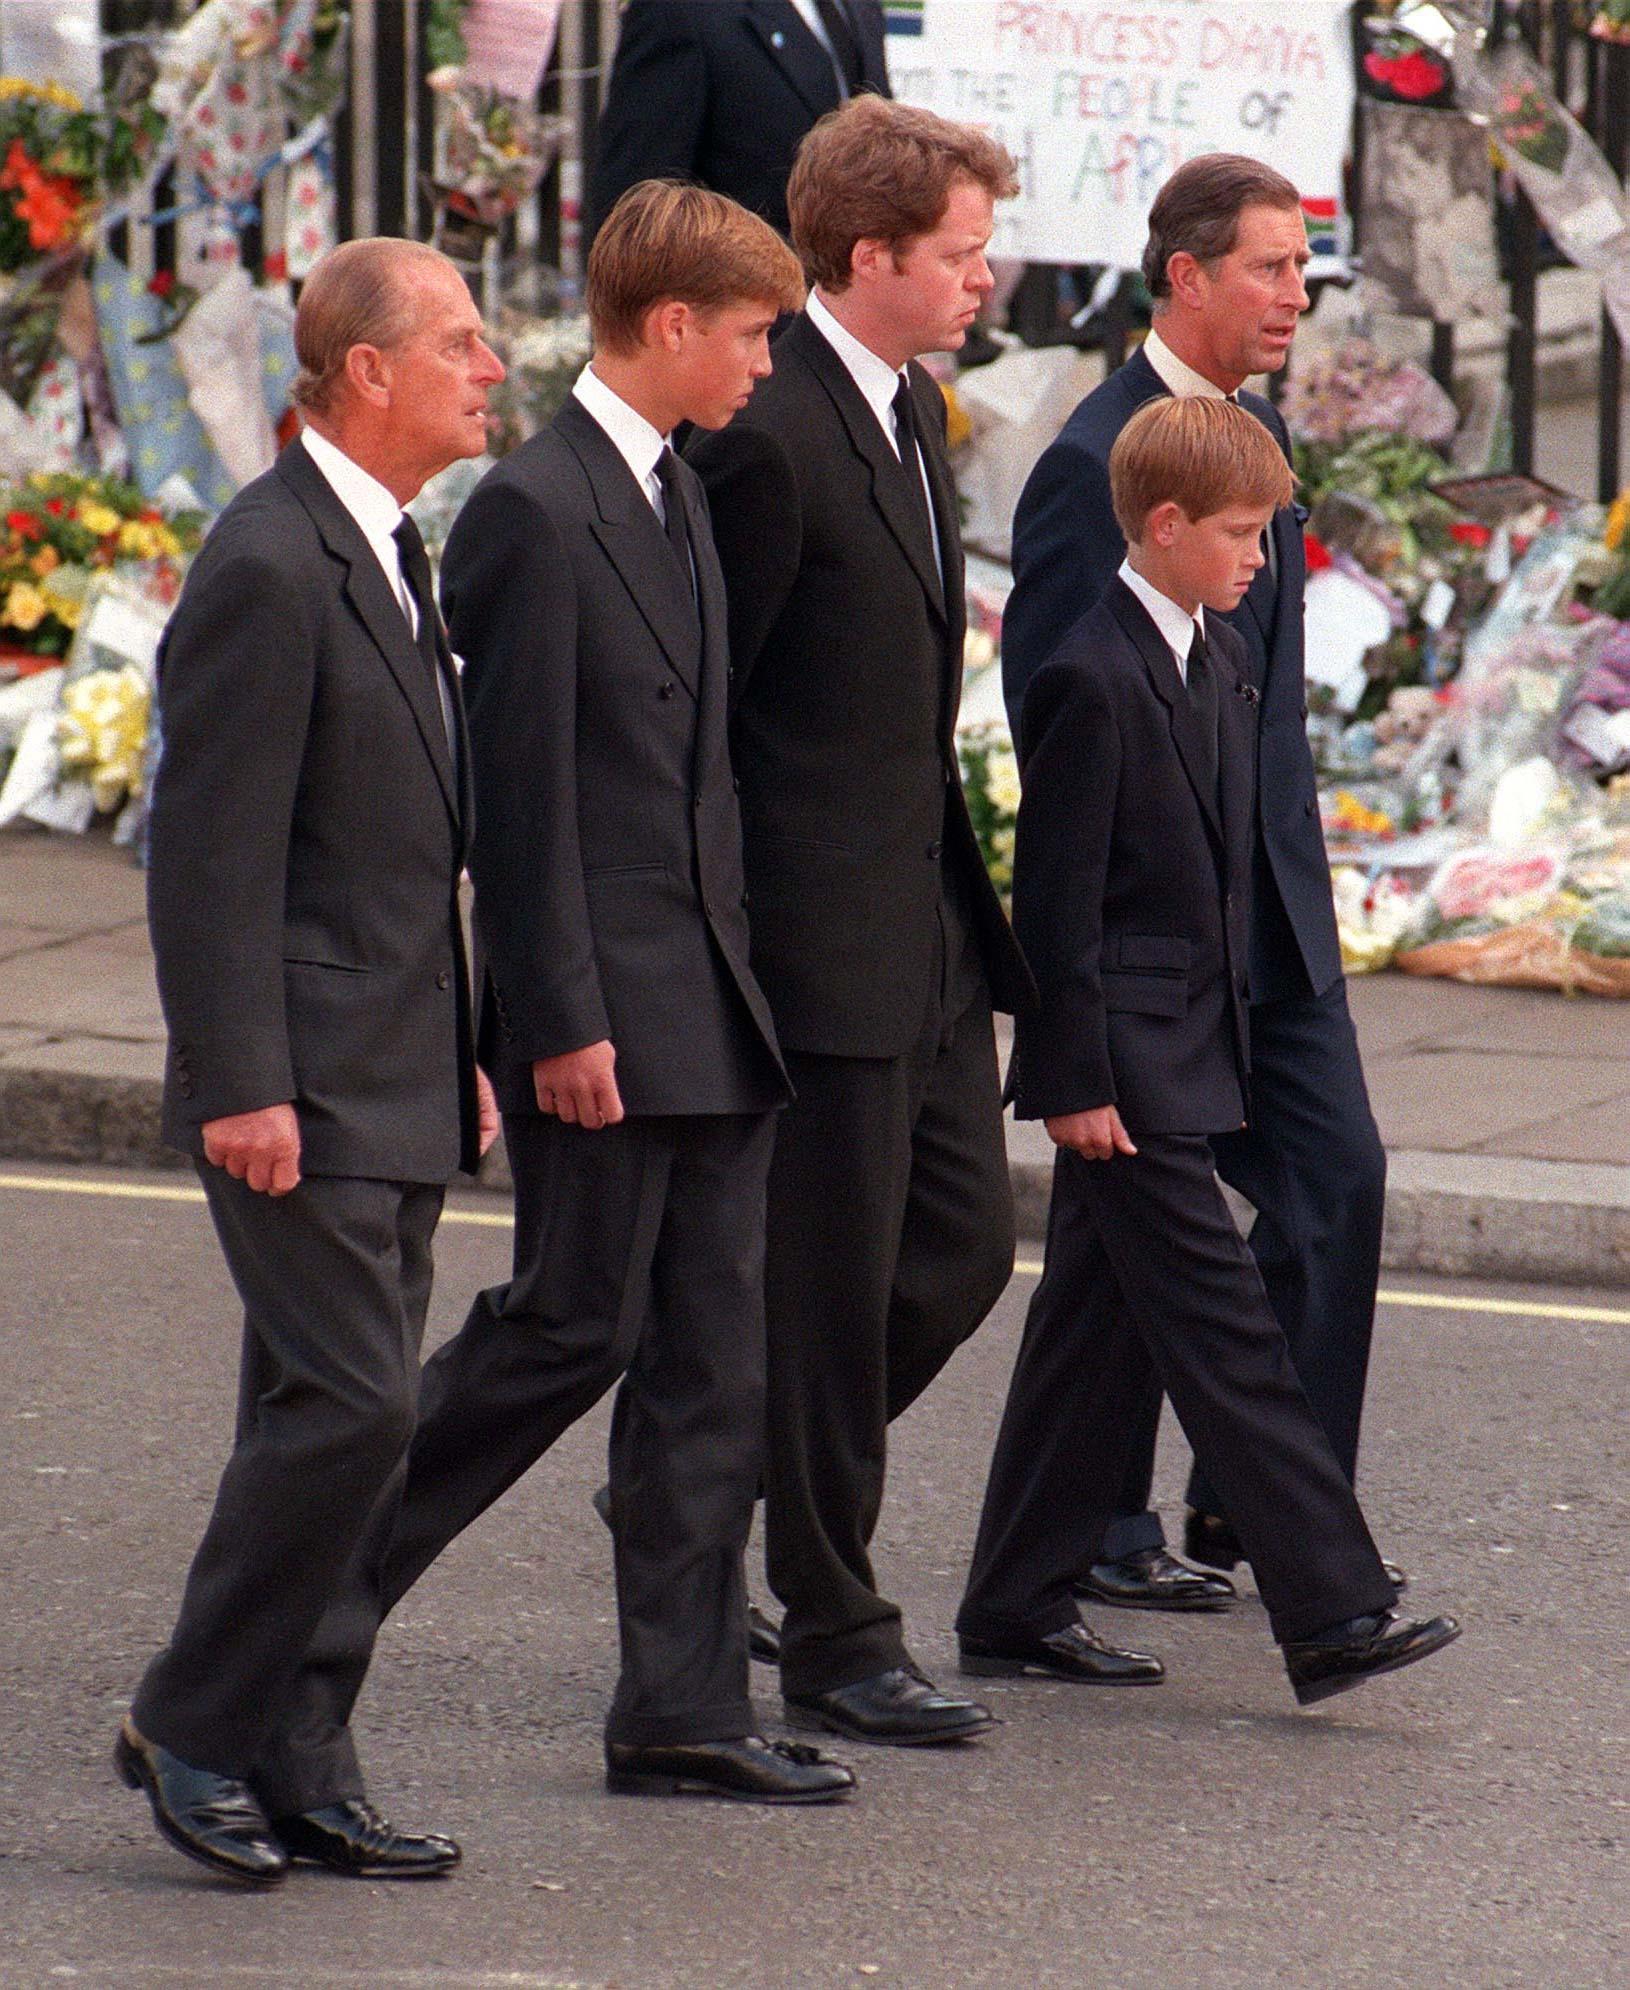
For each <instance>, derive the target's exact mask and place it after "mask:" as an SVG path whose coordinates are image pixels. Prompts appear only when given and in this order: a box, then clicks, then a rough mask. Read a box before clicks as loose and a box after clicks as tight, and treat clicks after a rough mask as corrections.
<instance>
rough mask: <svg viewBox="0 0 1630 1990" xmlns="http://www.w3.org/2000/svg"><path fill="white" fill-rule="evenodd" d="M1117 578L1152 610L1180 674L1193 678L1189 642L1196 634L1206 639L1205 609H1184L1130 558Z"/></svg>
mask: <svg viewBox="0 0 1630 1990" xmlns="http://www.w3.org/2000/svg"><path fill="white" fill-rule="evenodd" d="M1116 579H1117V580H1124V581H1125V582H1126V584H1127V586H1128V587H1129V588H1131V590H1132V592H1133V593H1134V594H1135V595H1136V596H1137V597H1138V599H1139V601H1141V602H1142V603H1143V605H1144V607H1145V608H1147V609H1148V611H1149V614H1150V616H1151V618H1152V619H1153V621H1154V625H1155V627H1156V628H1157V629H1158V630H1159V631H1160V633H1161V634H1162V635H1163V636H1164V637H1165V638H1166V647H1167V648H1168V649H1169V650H1170V651H1171V653H1172V655H1173V656H1174V657H1175V658H1176V659H1177V675H1178V678H1179V680H1180V681H1181V682H1182V683H1183V684H1185V685H1186V684H1187V683H1188V681H1189V645H1190V644H1191V643H1192V642H1193V641H1194V638H1195V636H1196V635H1198V636H1199V638H1200V640H1201V642H1204V641H1205V636H1206V623H1205V613H1206V611H1205V609H1204V608H1200V609H1198V610H1196V612H1195V613H1194V614H1192V615H1191V614H1190V613H1189V611H1188V610H1187V609H1186V608H1180V607H1179V606H1178V605H1177V603H1176V602H1175V601H1173V599H1172V598H1171V596H1170V595H1169V594H1162V593H1161V591H1160V589H1159V588H1158V587H1153V586H1151V585H1150V583H1149V582H1148V581H1146V580H1145V579H1144V577H1143V575H1142V574H1140V573H1139V572H1138V570H1137V569H1136V567H1134V566H1133V564H1132V562H1131V561H1130V560H1122V562H1121V564H1120V568H1119V570H1118V572H1117V574H1116Z"/></svg>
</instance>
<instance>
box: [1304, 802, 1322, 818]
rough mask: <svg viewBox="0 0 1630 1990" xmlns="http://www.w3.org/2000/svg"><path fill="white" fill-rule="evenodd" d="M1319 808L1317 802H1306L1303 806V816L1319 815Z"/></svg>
mask: <svg viewBox="0 0 1630 1990" xmlns="http://www.w3.org/2000/svg"><path fill="white" fill-rule="evenodd" d="M1318 806H1319V805H1318V803H1317V802H1314V801H1306V802H1303V804H1302V813H1303V815H1314V814H1316V813H1317V811H1318Z"/></svg>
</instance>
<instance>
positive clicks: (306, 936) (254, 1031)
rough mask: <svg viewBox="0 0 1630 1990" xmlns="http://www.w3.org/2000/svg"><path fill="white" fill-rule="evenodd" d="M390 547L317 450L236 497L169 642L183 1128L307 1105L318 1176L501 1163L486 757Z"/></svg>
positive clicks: (173, 943) (195, 1140) (155, 832)
mask: <svg viewBox="0 0 1630 1990" xmlns="http://www.w3.org/2000/svg"><path fill="white" fill-rule="evenodd" d="M444 677H445V680H446V684H447V688H448V691H449V694H450V696H449V703H450V708H451V710H452V712H453V715H454V720H455V724H456V726H457V728H458V734H459V746H458V752H457V754H456V756H455V755H454V754H453V753H450V752H449V749H448V741H447V734H446V730H445V725H444V721H443V717H442V710H441V707H440V705H439V702H438V699H437V693H436V688H435V686H434V685H433V684H432V682H431V680H430V676H429V673H428V671H427V670H426V668H425V665H424V661H423V659H422V657H421V655H420V653H419V650H418V647H417V645H416V644H415V642H414V640H413V637H412V634H411V633H410V631H409V628H408V623H407V618H406V617H405V616H404V614H403V613H402V609H401V605H400V603H399V601H398V600H397V597H396V594H395V592H394V590H393V589H392V587H391V584H390V582H389V581H388V580H387V579H386V578H385V573H384V570H383V568H382V567H381V566H380V564H379V561H378V559H377V558H376V556H375V554H374V552H373V549H372V547H371V546H370V545H369V544H368V541H367V540H366V539H365V538H364V537H363V535H362V532H361V530H360V528H359V527H358V526H357V524H356V522H355V520H354V519H353V518H352V517H351V515H350V513H349V512H348V511H347V510H346V509H345V507H344V506H343V505H342V504H341V503H340V501H339V499H338V498H337V497H336V496H335V494H334V491H333V488H332V486H331V485H330V484H329V483H328V481H327V479H326V478H325V477H324V476H323V474H322V472H321V471H320V470H319V469H318V468H317V466H316V464H315V463H314V462H313V461H312V459H311V457H310V456H309V455H308V454H307V452H306V450H305V448H304V447H303V446H302V445H301V444H300V443H298V442H294V443H291V444H290V445H289V447H288V448H287V449H285V450H284V451H283V453H282V455H281V456H280V457H279V458H278V460H277V463H276V465H275V467H274V468H273V469H271V470H269V471H268V472H267V473H266V475H265V476H263V477H260V478H258V479H257V480H256V481H255V482H254V483H252V484H250V485H249V486H248V487H247V489H245V490H243V491H241V492H240V493H239V494H238V496H237V497H236V498H234V499H233V501H232V502H231V504H229V505H228V506H227V508H226V510H225V511H224V512H222V514H221V516H220V519H219V520H218V522H217V523H216V525H215V527H214V529H213V531H211V533H210V535H209V538H208V539H207V540H206V541H205V543H204V546H203V549H202V551H201V552H200V553H199V555H198V558H197V560H196V561H195V562H194V563H193V566H192V570H191V572H190V573H189V574H188V576H187V584H186V586H185V587H184V588H183V590H182V593H181V600H180V602H179V603H178V605H177V607H176V611H175V614H174V616H173V617H172V618H171V621H170V624H169V628H168V629H167V631H166V633H165V638H164V644H163V649H162V652H161V656H160V660H159V674H158V686H159V724H160V735H161V740H162V750H161V753H160V758H159V766H158V772H157V775H156V777H155V780H154V786H153V801H152V816H151V839H152V840H151V863H150V868H149V871H148V914H149V922H150V925H151V928H152V935H153V956H154V961H155V965H156V967H157V972H158V984H159V995H160V998H161V1001H162V1003H163V1007H164V1015H165V1020H166V1021H167V1023H168V1024H169V1028H170V1053H169V1060H168V1063H167V1065H166V1069H165V1084H164V1128H165V1137H166V1138H167V1139H168V1140H170V1141H171V1142H172V1143H173V1144H174V1145H176V1146H179V1147H181V1148H183V1149H184V1150H186V1151H187V1152H189V1153H193V1154H199V1153H202V1151H203V1139H202V1134H201V1131H200V1129H201V1127H202V1126H203V1124H204V1122H205V1121H206V1120H211V1119H219V1118H222V1117H224V1116H226V1115H227V1114H231V1113H239V1112H249V1111H253V1110H255V1109H256V1108H258V1107H261V1106H269V1105H277V1104H281V1103H282V1102H284V1101H286V1100H292V1101H293V1102H294V1106H295V1110H296V1112H297V1114H298V1117H299V1122H300V1137H301V1165H302V1167H303V1169H304V1170H305V1172H306V1173H307V1174H313V1175H360V1176H371V1177H376V1178H380V1179H385V1180H391V1181H419V1182H439V1181H445V1180H447V1179H448V1177H449V1176H451V1175H452V1174H453V1173H454V1172H455V1171H456V1170H457V1169H458V1168H460V1167H461V1166H462V1167H465V1168H473V1167H474V1166H475V1163H476V1159H477V1154H476V1111H475V1074H474V1064H473V1058H472V1048H471V1028H470V997H469V980H468V975H467V972H466V968H465V962H464V946H463V938H462V933H461V929H460V925H459V918H458V880H459V875H460V872H461V871H462V868H463V864H464V854H465V826H466V825H468V823H469V821H470V814H471V812H470V805H469V797H468V794H467V793H462V794H461V792H460V785H461V783H460V776H459V775H458V774H457V773H455V760H456V764H457V767H458V768H460V769H462V768H463V767H465V766H466V765H467V754H466V753H465V751H464V746H463V737H462V734H463V720H462V714H461V711H460V707H459V697H458V685H457V682H456V680H455V679H454V678H453V676H452V673H451V670H450V669H449V668H447V667H446V660H445V659H444Z"/></svg>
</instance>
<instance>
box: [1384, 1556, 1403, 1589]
mask: <svg viewBox="0 0 1630 1990" xmlns="http://www.w3.org/2000/svg"><path fill="white" fill-rule="evenodd" d="M1381 1566H1382V1567H1383V1568H1384V1569H1385V1570H1386V1572H1387V1580H1388V1582H1390V1583H1391V1584H1392V1589H1393V1594H1394V1595H1395V1596H1402V1595H1403V1593H1404V1591H1405V1590H1406V1589H1407V1588H1408V1587H1409V1577H1408V1576H1407V1575H1405V1574H1404V1572H1403V1570H1402V1569H1401V1568H1400V1567H1399V1566H1398V1564H1397V1563H1396V1562H1389V1561H1388V1560H1387V1559H1386V1557H1385V1556H1383V1557H1382V1558H1381Z"/></svg>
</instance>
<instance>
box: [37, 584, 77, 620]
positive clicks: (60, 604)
mask: <svg viewBox="0 0 1630 1990" xmlns="http://www.w3.org/2000/svg"><path fill="white" fill-rule="evenodd" d="M45 605H46V606H47V607H48V608H49V609H50V611H51V613H52V614H53V615H55V616H56V618H57V620H58V621H59V622H60V623H61V624H62V625H63V627H64V628H66V629H77V628H78V627H79V618H80V616H81V615H83V614H84V612H85V604H84V602H82V601H76V600H75V599H74V597H73V596H72V595H71V594H63V593H61V592H60V591H59V590H58V589H56V588H54V587H48V588H47V589H46V590H45Z"/></svg>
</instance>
